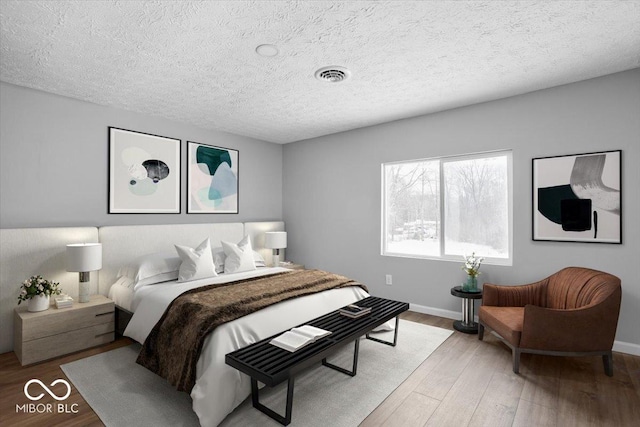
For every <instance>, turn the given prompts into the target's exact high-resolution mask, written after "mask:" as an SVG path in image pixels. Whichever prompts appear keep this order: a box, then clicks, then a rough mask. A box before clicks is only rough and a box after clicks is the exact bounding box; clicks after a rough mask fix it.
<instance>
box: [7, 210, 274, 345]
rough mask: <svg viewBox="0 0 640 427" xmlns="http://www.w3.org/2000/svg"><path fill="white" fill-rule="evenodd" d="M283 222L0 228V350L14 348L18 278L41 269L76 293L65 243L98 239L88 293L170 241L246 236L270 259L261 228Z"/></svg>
mask: <svg viewBox="0 0 640 427" xmlns="http://www.w3.org/2000/svg"><path fill="white" fill-rule="evenodd" d="M283 230H284V223H283V222H280V221H275V222H248V223H241V222H234V223H218V224H170V225H126V226H108V227H100V228H96V227H68V228H23V229H2V230H0V353H4V352H7V351H11V350H12V349H13V309H14V308H15V307H16V304H17V302H18V300H17V298H18V294H19V292H20V283H22V281H24V280H25V279H27V278H29V277H30V276H32V275H36V274H40V275H42V276H44V277H45V278H47V279H52V280H55V281H59V282H60V285H61V287H62V290H63V292H65V293H68V294H69V295H71V296H72V297H74V298H75V297H77V295H78V273H68V272H66V271H65V258H64V254H65V246H66V245H67V244H69V243H82V242H85V243H95V242H100V243H102V269H101V270H99V271H98V272H97V274H96V273H95V272H94V273H92V274H91V293H100V294H103V295H107V293H108V292H109V287H110V286H111V284H113V283H114V282H115V280H116V275H117V274H118V270H119V269H120V267H122V266H123V265H125V264H126V263H127V262H128V261H130V260H132V259H134V258H136V257H138V256H140V255H144V254H148V253H153V252H161V251H172V250H174V246H173V245H175V244H178V245H188V246H192V247H195V246H197V245H198V244H200V243H201V242H202V241H203V240H204V239H206V238H207V237H209V238H210V239H211V245H212V247H217V246H221V244H220V241H221V240H227V241H230V242H238V241H240V240H241V239H242V238H243V237H244V235H245V234H249V235H250V236H251V242H252V243H253V247H254V249H255V250H257V251H258V252H259V253H260V254H261V255H262V256H263V257H264V258H265V261H266V262H267V264H270V263H271V250H269V249H265V248H264V233H265V232H266V231H283Z"/></svg>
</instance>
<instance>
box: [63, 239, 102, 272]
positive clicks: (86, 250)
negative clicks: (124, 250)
mask: <svg viewBox="0 0 640 427" xmlns="http://www.w3.org/2000/svg"><path fill="white" fill-rule="evenodd" d="M101 268H102V244H100V243H76V244H72V245H67V271H75V272H87V271H95V270H100V269H101Z"/></svg>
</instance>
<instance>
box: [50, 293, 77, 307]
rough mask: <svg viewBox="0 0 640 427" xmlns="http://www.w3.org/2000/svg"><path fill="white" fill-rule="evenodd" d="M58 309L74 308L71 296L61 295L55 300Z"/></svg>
mask: <svg viewBox="0 0 640 427" xmlns="http://www.w3.org/2000/svg"><path fill="white" fill-rule="evenodd" d="M54 301H55V303H56V307H57V308H69V307H73V298H71V297H70V296H69V295H60V296H57V297H55V298H54Z"/></svg>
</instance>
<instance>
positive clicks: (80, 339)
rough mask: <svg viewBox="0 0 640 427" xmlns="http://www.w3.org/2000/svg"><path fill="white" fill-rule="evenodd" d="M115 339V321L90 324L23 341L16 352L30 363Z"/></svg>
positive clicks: (23, 362)
mask: <svg viewBox="0 0 640 427" xmlns="http://www.w3.org/2000/svg"><path fill="white" fill-rule="evenodd" d="M113 340H114V324H113V322H111V323H104V324H102V325H95V326H90V327H88V328H82V329H77V330H75V331H70V332H65V333H62V334H58V335H52V336H49V337H45V338H40V339H37V340H32V341H26V342H23V343H22V348H21V349H18V348H16V354H18V358H19V359H20V362H21V363H22V364H23V365H29V364H31V363H35V362H39V361H41V360H47V359H51V358H53V357H58V356H62V355H64V354H69V353H73V352H75V351H80V350H84V349H85V348H90V347H95V346H97V345H100V344H106V343H109V342H111V341H113ZM18 352H20V353H18ZM20 356H22V357H20Z"/></svg>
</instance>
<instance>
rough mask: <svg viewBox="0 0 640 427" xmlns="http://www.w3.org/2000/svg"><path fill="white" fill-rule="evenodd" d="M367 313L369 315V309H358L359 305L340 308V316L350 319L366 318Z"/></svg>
mask: <svg viewBox="0 0 640 427" xmlns="http://www.w3.org/2000/svg"><path fill="white" fill-rule="evenodd" d="M369 313H371V307H360V306H359V305H355V304H349V305H348V306H346V307H342V308H341V309H340V314H341V315H343V316H346V317H351V318H352V319H357V318H358V317H362V316H366V315H367V314H369Z"/></svg>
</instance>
